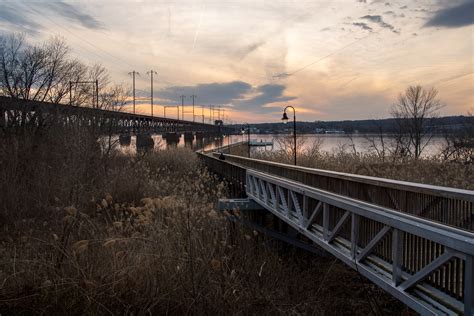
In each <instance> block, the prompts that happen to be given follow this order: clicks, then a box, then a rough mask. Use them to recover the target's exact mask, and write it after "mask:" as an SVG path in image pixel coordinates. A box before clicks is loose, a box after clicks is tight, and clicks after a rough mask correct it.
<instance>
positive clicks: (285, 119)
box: [281, 105, 296, 166]
mask: <svg viewBox="0 0 474 316" xmlns="http://www.w3.org/2000/svg"><path fill="white" fill-rule="evenodd" d="M288 108H291V109H292V110H293V137H294V139H293V140H294V154H295V157H294V163H295V166H296V110H295V108H294V107H292V106H291V105H288V106H287V107H286V108H285V109H284V110H283V117H282V118H281V120H282V121H283V124H286V123H288V115H287V114H286V109H288Z"/></svg>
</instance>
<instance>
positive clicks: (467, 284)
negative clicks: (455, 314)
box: [464, 256, 474, 315]
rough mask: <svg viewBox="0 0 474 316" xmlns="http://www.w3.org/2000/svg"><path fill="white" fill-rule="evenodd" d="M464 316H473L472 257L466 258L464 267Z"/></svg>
mask: <svg viewBox="0 0 474 316" xmlns="http://www.w3.org/2000/svg"><path fill="white" fill-rule="evenodd" d="M464 315H474V256H466V260H465V265H464Z"/></svg>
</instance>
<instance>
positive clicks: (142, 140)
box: [137, 134, 155, 150]
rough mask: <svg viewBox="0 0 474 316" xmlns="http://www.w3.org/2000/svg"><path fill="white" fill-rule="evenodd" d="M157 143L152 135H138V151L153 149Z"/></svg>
mask: <svg viewBox="0 0 474 316" xmlns="http://www.w3.org/2000/svg"><path fill="white" fill-rule="evenodd" d="M154 146H155V141H154V140H153V138H152V137H151V135H150V134H137V150H149V149H153V147H154Z"/></svg>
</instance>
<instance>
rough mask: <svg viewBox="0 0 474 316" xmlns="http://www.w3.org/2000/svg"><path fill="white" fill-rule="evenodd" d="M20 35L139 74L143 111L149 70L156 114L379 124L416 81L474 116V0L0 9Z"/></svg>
mask: <svg viewBox="0 0 474 316" xmlns="http://www.w3.org/2000/svg"><path fill="white" fill-rule="evenodd" d="M13 31H14V32H23V33H25V35H26V37H27V39H28V40H29V41H30V42H32V43H33V42H41V41H45V40H48V39H49V38H51V37H52V36H58V35H59V36H61V37H63V38H64V39H65V40H66V41H67V42H68V44H69V45H70V47H71V53H72V55H73V56H74V57H77V58H79V59H81V60H82V61H84V62H86V63H88V64H94V63H101V64H102V65H103V66H105V67H106V68H107V69H108V70H109V71H110V74H111V77H112V79H113V80H114V81H115V82H116V83H118V84H124V85H127V86H129V85H131V77H130V75H129V72H131V71H133V70H135V71H137V72H139V74H140V75H139V76H137V77H136V89H137V90H136V94H137V96H138V106H137V111H138V112H141V113H144V114H148V113H150V105H149V104H150V102H149V101H148V99H149V96H150V77H149V75H148V74H147V72H150V71H151V70H153V71H156V73H157V74H156V75H155V80H154V97H155V104H156V106H155V108H154V113H155V115H161V114H162V113H163V105H167V106H171V105H176V104H181V99H180V96H181V95H185V96H186V98H185V100H184V102H185V104H191V97H190V96H191V95H196V98H195V103H196V105H197V107H196V113H195V114H197V115H200V114H201V108H200V107H199V106H205V107H204V109H205V110H204V112H203V113H204V115H205V116H206V119H207V118H208V117H209V109H208V106H209V105H214V106H215V108H217V107H218V106H221V107H222V108H223V109H224V108H225V114H223V112H224V111H222V112H221V113H222V114H221V116H222V118H223V117H224V116H225V120H226V121H227V122H229V123H230V122H278V121H280V119H281V116H282V111H283V108H284V107H285V106H287V105H292V106H294V107H295V108H296V116H297V120H301V121H315V120H345V119H348V120H352V119H376V118H384V117H388V116H390V108H391V106H392V105H393V104H394V103H395V102H396V100H397V96H398V95H399V94H400V93H401V92H403V91H404V90H405V89H406V88H407V87H408V86H410V85H416V84H420V85H422V86H425V87H435V88H436V89H437V90H438V91H439V99H440V100H441V101H442V102H443V104H445V107H444V108H443V109H442V112H441V114H442V115H457V114H466V113H467V112H468V111H471V112H474V93H473V92H474V74H473V73H474V47H473V45H474V0H334V1H322V0H314V1H307V0H209V1H206V0H202V1H199V0H174V1H172V0H167V1H161V0H129V1H125V0H101V1H91V0H76V1H54V0H50V1H48V0H44V1H31V0H14V1H13V0H0V32H3V33H8V32H13ZM127 109H130V107H127ZM167 111H168V112H167V113H168V115H169V116H173V115H176V113H174V114H173V111H174V109H172V108H168V109H167ZM186 111H190V107H188V108H187V109H186ZM215 115H217V114H215ZM185 117H186V118H187V119H191V118H190V114H186V115H185Z"/></svg>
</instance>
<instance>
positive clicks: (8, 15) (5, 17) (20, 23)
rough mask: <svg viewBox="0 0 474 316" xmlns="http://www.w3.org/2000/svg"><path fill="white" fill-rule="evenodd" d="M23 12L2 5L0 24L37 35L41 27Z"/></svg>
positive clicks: (9, 5)
mask: <svg viewBox="0 0 474 316" xmlns="http://www.w3.org/2000/svg"><path fill="white" fill-rule="evenodd" d="M21 11H22V10H18V7H15V6H13V5H11V4H8V3H0V22H4V23H6V24H8V25H9V26H11V27H12V28H13V29H16V30H18V31H21V32H25V33H29V34H36V33H38V30H39V29H40V28H41V25H40V24H38V23H36V22H35V21H34V20H33V19H32V18H31V17H29V16H28V15H26V14H25V13H24V12H23V13H21Z"/></svg>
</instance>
